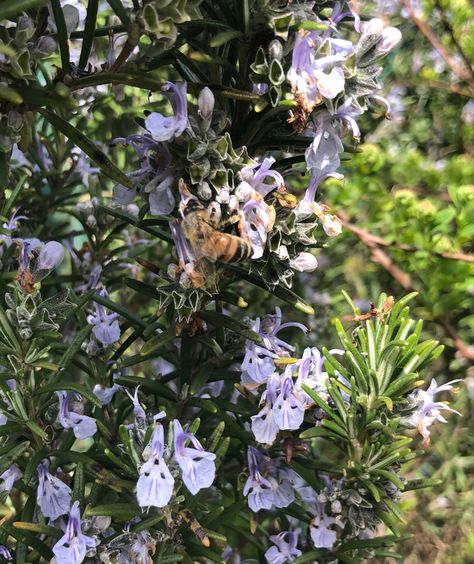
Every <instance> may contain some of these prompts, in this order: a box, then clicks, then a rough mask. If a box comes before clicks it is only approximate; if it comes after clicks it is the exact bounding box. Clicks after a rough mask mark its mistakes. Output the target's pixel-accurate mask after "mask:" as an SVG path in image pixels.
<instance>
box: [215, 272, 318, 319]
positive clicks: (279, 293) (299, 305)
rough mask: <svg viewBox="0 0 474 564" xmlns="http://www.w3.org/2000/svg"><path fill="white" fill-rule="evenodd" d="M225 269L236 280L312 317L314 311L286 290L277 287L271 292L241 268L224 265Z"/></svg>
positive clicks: (260, 281)
mask: <svg viewBox="0 0 474 564" xmlns="http://www.w3.org/2000/svg"><path fill="white" fill-rule="evenodd" d="M226 269H227V270H230V271H231V272H233V273H235V274H237V278H238V279H239V278H240V279H242V280H246V281H247V282H250V283H251V284H253V285H254V286H258V287H259V288H263V289H264V290H266V291H267V292H268V293H270V294H273V295H274V296H275V297H277V298H279V299H280V300H282V301H283V302H286V303H287V304H290V305H292V306H293V307H295V308H296V309H299V310H300V311H302V312H303V313H307V314H309V315H314V309H313V308H312V307H311V306H310V305H309V304H308V303H306V302H305V301H304V300H302V299H301V298H300V297H299V296H298V295H297V294H295V293H294V292H292V291H291V290H289V289H288V288H283V287H281V286H277V287H276V288H274V289H273V290H270V289H269V288H268V286H267V285H266V284H265V282H264V281H263V280H262V279H261V278H260V277H258V276H254V275H253V274H249V273H248V272H247V271H246V270H244V269H243V268H241V267H239V266H236V265H234V264H226Z"/></svg>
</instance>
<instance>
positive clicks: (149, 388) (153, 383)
mask: <svg viewBox="0 0 474 564" xmlns="http://www.w3.org/2000/svg"><path fill="white" fill-rule="evenodd" d="M115 382H116V383H117V384H121V385H122V386H127V387H129V388H136V387H137V386H140V390H142V391H143V392H148V393H151V394H155V395H157V396H162V397H164V398H166V399H169V400H171V401H177V399H176V394H175V393H174V392H173V390H171V389H170V388H169V387H168V386H166V385H165V384H162V383H161V382H158V381H157V380H150V379H149V378H140V377H138V376H118V377H117V378H115Z"/></svg>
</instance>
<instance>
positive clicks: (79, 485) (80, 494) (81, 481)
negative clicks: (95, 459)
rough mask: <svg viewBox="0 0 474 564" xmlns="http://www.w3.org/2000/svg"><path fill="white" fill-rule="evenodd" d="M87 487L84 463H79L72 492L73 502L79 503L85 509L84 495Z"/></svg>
mask: <svg viewBox="0 0 474 564" xmlns="http://www.w3.org/2000/svg"><path fill="white" fill-rule="evenodd" d="M85 487H86V479H85V472H84V463H83V462H78V463H77V465H76V470H75V472H74V490H73V492H72V500H73V501H78V502H79V505H80V506H81V507H84V494H85Z"/></svg>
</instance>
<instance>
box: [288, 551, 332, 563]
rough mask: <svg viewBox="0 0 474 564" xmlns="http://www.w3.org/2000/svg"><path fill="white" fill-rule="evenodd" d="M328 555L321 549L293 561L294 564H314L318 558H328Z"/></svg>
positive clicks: (306, 553)
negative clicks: (310, 563) (304, 563)
mask: <svg viewBox="0 0 474 564" xmlns="http://www.w3.org/2000/svg"><path fill="white" fill-rule="evenodd" d="M327 553H328V551H327V550H325V549H323V548H319V549H317V550H310V551H308V552H305V553H304V554H302V555H301V556H298V558H295V560H293V564H303V562H314V561H315V560H317V559H318V558H321V557H322V556H326V555H327Z"/></svg>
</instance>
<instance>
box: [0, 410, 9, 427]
mask: <svg viewBox="0 0 474 564" xmlns="http://www.w3.org/2000/svg"><path fill="white" fill-rule="evenodd" d="M7 423H8V417H7V416H6V415H5V414H4V413H0V426H2V425H6V424H7Z"/></svg>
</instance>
